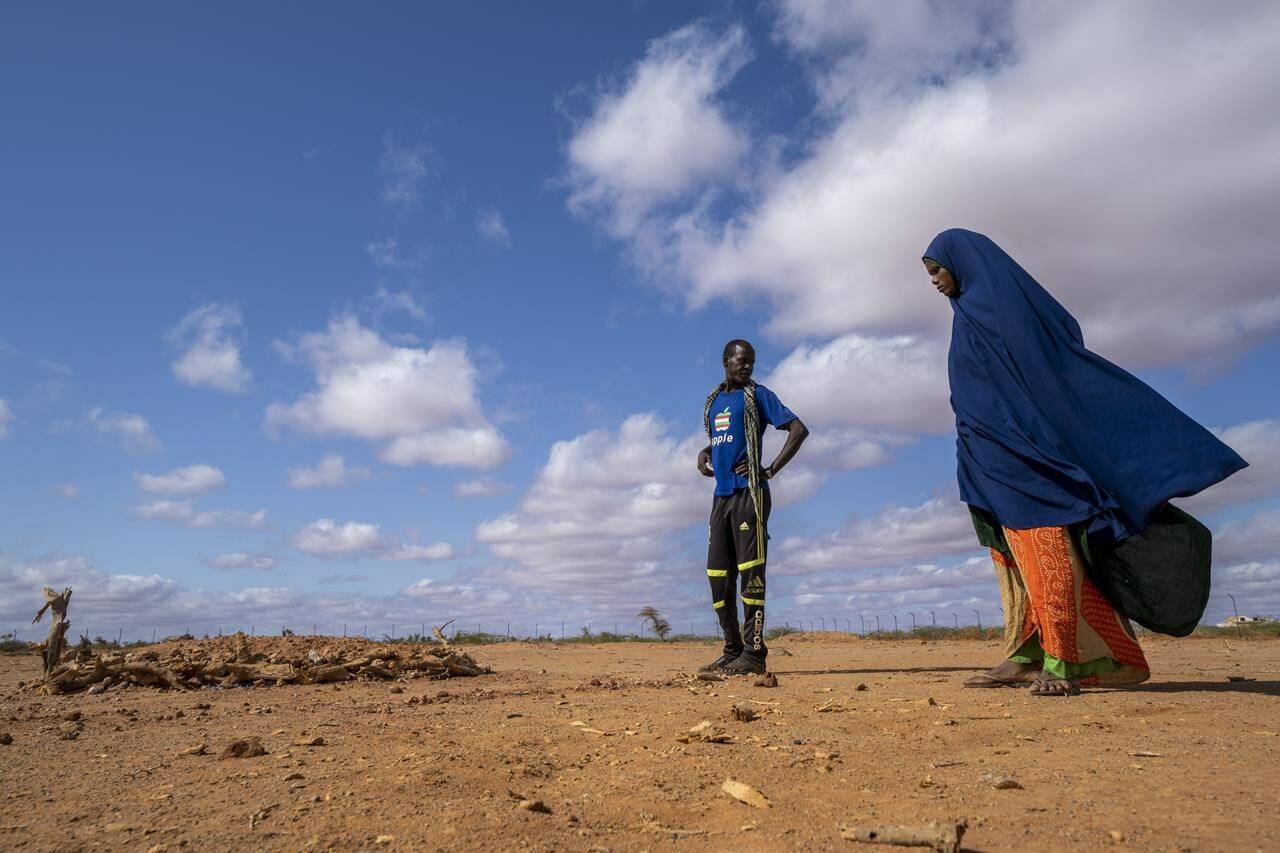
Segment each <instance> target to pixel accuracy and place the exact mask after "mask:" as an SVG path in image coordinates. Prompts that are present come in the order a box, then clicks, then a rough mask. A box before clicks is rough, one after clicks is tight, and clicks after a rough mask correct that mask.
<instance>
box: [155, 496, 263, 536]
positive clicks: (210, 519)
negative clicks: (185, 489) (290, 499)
mask: <svg viewBox="0 0 1280 853" xmlns="http://www.w3.org/2000/svg"><path fill="white" fill-rule="evenodd" d="M133 514H134V515H136V516H137V517H138V518H141V519H145V520H147V521H166V522H169V523H170V524H180V525H182V526H184V527H246V528H251V529H258V528H261V527H262V526H264V525H265V524H266V523H267V511H266V510H265V509H260V510H257V511H254V512H249V511H248V510H243V509H203V510H200V509H196V508H195V507H193V506H192V504H191V501H189V500H185V501H184V500H158V501H152V502H151V503H147V504H140V505H138V506H135V507H134V508H133Z"/></svg>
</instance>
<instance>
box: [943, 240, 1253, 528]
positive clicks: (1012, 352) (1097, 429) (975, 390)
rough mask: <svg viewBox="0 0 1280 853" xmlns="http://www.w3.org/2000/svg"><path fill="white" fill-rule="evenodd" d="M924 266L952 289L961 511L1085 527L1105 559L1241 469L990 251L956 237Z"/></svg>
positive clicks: (951, 368) (1019, 522)
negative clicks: (1108, 551) (955, 291)
mask: <svg viewBox="0 0 1280 853" xmlns="http://www.w3.org/2000/svg"><path fill="white" fill-rule="evenodd" d="M924 257H925V258H926V259H928V260H931V261H933V262H934V263H936V264H938V265H939V266H941V267H945V268H946V269H948V270H949V271H950V272H951V275H952V277H953V278H955V280H956V284H957V285H958V286H959V288H960V292H959V295H958V296H957V297H956V298H954V299H951V300H950V302H951V307H952V310H953V311H954V317H953V319H952V325H951V351H950V354H949V356H948V360H947V369H948V373H949V375H950V379H951V407H952V409H954V410H955V413H956V433H957V438H956V456H957V460H958V470H957V476H958V478H959V481H960V497H961V499H962V500H963V501H965V503H968V504H969V505H971V506H974V507H977V508H979V509H983V510H986V511H987V512H989V513H991V514H992V515H993V516H995V518H996V519H997V520H998V521H999V522H1000V524H1002V525H1003V526H1005V527H1009V528H1013V529H1025V528H1029V527H1058V526H1065V525H1069V524H1074V523H1076V522H1082V521H1088V522H1089V526H1088V533H1089V537H1090V540H1091V542H1093V541H1096V543H1097V544H1098V545H1100V546H1102V547H1108V546H1113V545H1115V544H1117V543H1119V542H1121V541H1123V540H1124V539H1126V538H1127V537H1129V536H1132V535H1133V534H1135V533H1139V532H1141V531H1142V530H1143V529H1144V528H1145V527H1146V526H1147V524H1148V523H1149V522H1150V521H1151V520H1152V519H1153V518H1154V517H1155V515H1156V513H1158V512H1159V510H1160V509H1161V507H1162V506H1163V505H1164V503H1165V502H1166V501H1168V500H1169V499H1170V498H1177V497H1185V496H1187V495H1192V494H1195V493H1196V492H1199V491H1200V490H1202V489H1205V488H1208V487H1209V486H1212V485H1213V484H1214V483H1217V482H1219V481H1220V480H1223V479H1226V478H1227V477H1229V476H1230V475H1232V474H1234V473H1235V472H1236V471H1239V470H1240V469H1241V468H1244V467H1245V466H1246V465H1247V464H1248V463H1247V462H1245V461H1244V460H1243V459H1241V458H1240V457H1239V456H1238V455H1237V454H1236V453H1235V451H1233V450H1232V449H1231V448H1230V447H1227V446H1226V445H1225V444H1223V443H1222V442H1221V441H1219V440H1218V439H1217V438H1216V437H1214V435H1213V434H1212V433H1210V432H1209V431H1208V430H1206V429H1205V428H1204V427H1202V426H1200V425H1199V424H1198V423H1196V422H1195V421H1193V420H1192V419H1191V418H1189V417H1187V416H1186V415H1185V414H1183V413H1182V412H1181V411H1180V410H1179V409H1177V408H1176V407H1175V406H1174V405H1173V404H1172V403H1170V402H1169V401H1168V400H1166V399H1164V398H1163V397H1161V396H1160V395H1159V394H1157V393H1156V392H1155V391H1154V390H1152V389H1151V388H1150V387H1149V386H1147V385H1146V384H1145V383H1143V382H1142V381H1141V380H1139V379H1137V378H1136V377H1134V376H1132V375H1131V374H1129V373H1126V372H1125V371H1123V370H1121V369H1120V368H1119V367H1116V366H1115V365H1114V364H1112V363H1111V362H1109V361H1107V360H1106V359H1104V358H1102V357H1101V356H1098V355H1096V354H1094V353H1092V352H1090V351H1089V350H1088V349H1086V348H1085V345H1084V338H1083V336H1082V335H1081V333H1080V324H1079V323H1077V322H1076V320H1075V318H1074V317H1072V316H1071V314H1069V313H1068V312H1067V309H1065V308H1063V307H1062V306H1061V305H1060V304H1058V302H1057V300H1055V299H1054V298H1053V297H1052V296H1050V295H1049V293H1048V291H1046V290H1045V289H1044V288H1043V287H1041V286H1040V285H1039V284H1038V283H1037V282H1036V280H1035V279H1034V278H1032V277H1031V276H1030V274H1028V273H1027V271H1026V270H1024V269H1023V268H1022V267H1021V266H1019V265H1018V263H1017V261H1015V260H1014V259H1013V258H1011V257H1009V256H1008V255H1007V254H1005V252H1004V250H1003V249H1001V248H1000V247H999V246H997V245H996V244H995V243H994V242H992V241H991V240H990V239H989V238H987V237H984V236H983V235H981V234H977V233H974V232H973V231H965V230H963V229H960V228H952V229H949V230H947V231H943V232H942V233H941V234H939V235H938V236H937V237H934V238H933V242H932V243H930V244H929V248H928V250H927V251H926V252H925V254H924Z"/></svg>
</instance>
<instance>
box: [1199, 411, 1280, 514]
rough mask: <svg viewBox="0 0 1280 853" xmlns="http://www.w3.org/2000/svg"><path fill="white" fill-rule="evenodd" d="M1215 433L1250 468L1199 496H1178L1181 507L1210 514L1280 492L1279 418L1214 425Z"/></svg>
mask: <svg viewBox="0 0 1280 853" xmlns="http://www.w3.org/2000/svg"><path fill="white" fill-rule="evenodd" d="M1213 433H1214V434H1215V435H1217V436H1218V438H1220V439H1222V440H1223V441H1224V442H1226V444H1227V445H1228V446H1229V447H1231V448H1232V449H1233V450H1235V452H1236V453H1239V454H1240V455H1241V456H1243V457H1244V460H1245V461H1246V462H1248V463H1249V467H1248V468H1245V469H1244V470H1243V471H1240V472H1238V473H1235V474H1232V475H1231V476H1230V477H1228V478H1227V479H1225V480H1223V481H1222V482H1221V483H1218V484H1217V485H1216V486H1210V487H1209V488H1208V489H1205V490H1204V491H1203V492H1201V493H1200V494H1198V495H1195V496H1193V497H1190V498H1181V499H1179V500H1178V501H1177V504H1178V506H1180V507H1182V508H1183V509H1185V510H1186V511H1187V512H1190V513H1193V514H1199V513H1211V512H1215V511H1217V510H1219V509H1222V508H1223V507H1227V506H1230V505H1232V504H1243V503H1249V502H1251V501H1256V500H1261V499H1263V498H1268V497H1271V496H1272V495H1274V494H1276V493H1278V492H1280V420H1277V419H1270V420H1258V421H1248V422H1246V423H1242V424H1236V425H1234V426H1229V427H1213Z"/></svg>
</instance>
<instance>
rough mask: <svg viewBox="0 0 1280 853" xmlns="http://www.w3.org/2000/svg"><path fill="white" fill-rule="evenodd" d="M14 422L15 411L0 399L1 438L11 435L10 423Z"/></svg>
mask: <svg viewBox="0 0 1280 853" xmlns="http://www.w3.org/2000/svg"><path fill="white" fill-rule="evenodd" d="M12 420H13V409H11V408H9V404H8V403H6V402H5V401H4V400H3V399H0V438H4V437H5V436H6V435H8V434H9V423H10V422H11V421H12Z"/></svg>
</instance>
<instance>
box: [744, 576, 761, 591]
mask: <svg viewBox="0 0 1280 853" xmlns="http://www.w3.org/2000/svg"><path fill="white" fill-rule="evenodd" d="M746 591H747V592H764V581H762V580H760V576H759V575H756V576H755V577H753V578H752V579H751V582H750V583H749V584H747V590H746Z"/></svg>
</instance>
